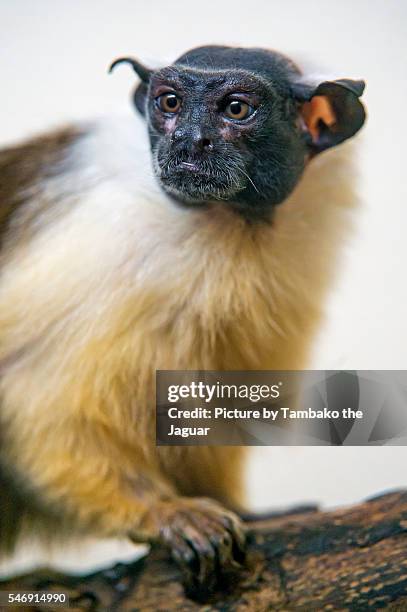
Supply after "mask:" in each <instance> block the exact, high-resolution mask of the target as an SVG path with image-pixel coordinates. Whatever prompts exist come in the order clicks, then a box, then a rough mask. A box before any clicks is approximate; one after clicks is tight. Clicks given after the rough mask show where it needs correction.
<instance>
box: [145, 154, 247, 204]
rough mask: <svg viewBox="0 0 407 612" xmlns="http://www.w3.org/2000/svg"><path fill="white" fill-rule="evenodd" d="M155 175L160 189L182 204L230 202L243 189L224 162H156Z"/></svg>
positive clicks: (183, 160)
mask: <svg viewBox="0 0 407 612" xmlns="http://www.w3.org/2000/svg"><path fill="white" fill-rule="evenodd" d="M155 171H156V175H157V178H158V179H159V181H160V184H161V186H162V188H163V189H164V190H165V191H166V192H167V193H168V194H169V195H171V196H173V197H175V198H176V199H178V200H181V201H182V202H184V203H191V204H196V203H199V202H208V201H212V200H229V199H231V198H232V197H233V196H234V195H235V194H236V193H238V192H239V191H241V190H242V189H244V188H245V181H243V180H242V177H241V176H239V174H238V173H237V172H236V170H235V169H233V168H231V167H230V166H229V167H228V166H227V165H226V164H225V162H223V163H217V164H216V163H214V162H212V161H211V162H209V161H207V160H200V159H194V158H191V159H163V160H160V159H157V163H156V164H155Z"/></svg>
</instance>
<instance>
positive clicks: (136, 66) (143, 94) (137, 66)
mask: <svg viewBox="0 0 407 612" xmlns="http://www.w3.org/2000/svg"><path fill="white" fill-rule="evenodd" d="M118 64H130V66H131V67H132V68H133V70H134V72H135V73H136V74H137V75H138V76H139V77H140V79H141V83H140V84H139V85H138V86H137V87H136V89H135V90H134V94H133V101H134V104H135V105H136V108H137V110H138V111H139V113H140V114H141V115H145V113H146V98H147V90H148V84H149V82H150V78H151V75H152V74H153V70H151V69H150V68H147V67H146V66H143V64H141V63H140V62H138V61H137V60H135V59H133V58H132V57H119V58H118V59H117V60H115V61H114V62H113V63H112V64H111V66H110V68H109V72H112V71H113V70H114V69H115V68H116V66H117V65H118Z"/></svg>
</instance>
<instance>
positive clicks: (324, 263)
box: [0, 46, 365, 584]
mask: <svg viewBox="0 0 407 612" xmlns="http://www.w3.org/2000/svg"><path fill="white" fill-rule="evenodd" d="M123 61H124V62H128V63H130V64H131V66H132V67H133V69H134V70H135V72H136V73H137V75H138V76H139V78H140V83H139V85H138V86H137V88H136V91H135V94H134V103H135V106H136V108H137V110H138V114H139V117H130V118H129V119H128V120H125V121H121V120H120V121H119V120H114V121H107V120H101V121H99V122H95V123H87V124H80V125H77V126H74V127H70V128H67V129H63V130H61V131H59V132H54V133H50V134H46V135H43V136H40V137H37V138H34V139H33V140H30V141H28V142H26V143H24V144H21V145H19V146H16V147H13V148H7V149H4V150H2V151H1V152H0V229H1V232H0V240H1V251H0V424H1V432H0V466H1V472H0V473H1V476H0V480H1V483H0V484H1V508H0V519H1V527H0V533H1V541H2V547H3V549H4V548H7V547H8V548H10V547H11V545H12V542H13V541H14V539H15V537H16V535H17V533H19V532H20V533H21V532H23V533H24V532H25V531H26V530H27V529H28V527H29V525H32V524H34V525H35V524H36V523H35V522H34V523H33V520H34V519H38V520H40V519H41V517H43V521H42V524H45V525H46V526H48V528H49V526H50V525H51V524H52V525H56V527H55V530H54V531H59V530H60V529H61V528H62V526H65V527H66V526H67V525H69V531H74V530H75V531H77V532H89V533H92V534H97V535H100V536H128V537H129V538H131V539H132V540H134V541H162V542H164V543H165V544H166V545H168V546H169V547H170V548H171V550H172V553H173V555H174V557H175V558H176V559H177V560H178V561H179V562H180V563H181V564H186V565H188V564H192V566H193V567H194V568H195V570H193V571H195V572H196V580H197V582H198V583H204V584H205V583H209V582H211V581H213V580H214V576H215V574H216V573H217V572H218V571H219V568H222V567H223V568H226V567H228V566H229V565H233V563H235V562H236V561H238V560H239V558H241V554H242V549H243V547H244V535H243V530H242V527H241V523H240V521H239V519H238V516H237V514H235V511H238V510H239V509H240V508H242V507H243V500H242V468H243V459H244V453H243V449H242V448H239V447H227V448H222V447H185V446H184V447H169V446H165V447H156V445H155V372H156V370H158V369H181V370H185V369H200V370H201V369H210V370H247V369H249V370H250V369H255V370H265V369H279V370H284V369H301V368H303V367H304V366H305V365H306V363H307V356H308V354H309V350H310V343H311V340H312V337H313V335H314V332H315V330H316V326H317V323H318V321H319V319H320V312H321V304H322V299H323V296H324V294H325V293H326V290H327V288H328V287H329V285H330V283H331V280H332V277H333V273H334V268H335V265H334V264H335V257H336V254H337V251H338V246H339V244H340V243H341V242H342V241H343V238H344V233H346V231H347V228H348V227H349V221H350V218H351V211H352V209H353V207H354V204H355V195H354V191H353V187H352V178H351V172H352V161H351V158H350V151H349V147H348V146H344V147H338V148H337V149H335V150H332V151H329V152H327V153H323V154H321V153H322V152H324V151H326V150H327V149H330V148H331V147H335V146H336V145H340V144H341V143H342V142H343V141H344V140H346V139H348V138H350V137H352V136H353V135H354V134H355V133H356V132H357V131H358V130H359V129H360V128H361V126H362V125H363V123H364V119H365V112H364V108H363V106H362V104H361V102H360V101H359V97H360V96H361V95H362V93H363V89H364V83H363V81H355V80H349V79H341V80H316V79H313V78H311V77H307V75H304V74H302V72H301V71H300V69H299V68H298V67H297V66H296V65H295V64H294V63H293V62H292V61H291V60H289V59H288V58H286V57H285V56H283V55H281V54H280V53H277V52H275V51H268V50H262V49H242V48H232V47H223V46H208V47H201V48H197V49H193V50H191V51H189V52H188V53H186V54H184V55H182V56H181V57H180V58H179V59H178V60H177V61H176V62H174V64H172V65H170V66H167V67H165V68H162V69H158V70H151V69H149V68H146V67H145V66H143V65H142V64H140V63H139V62H138V61H136V60H133V59H131V58H121V59H119V60H117V61H116V62H114V64H113V66H115V65H116V64H117V63H119V62H123ZM140 117H141V118H140ZM145 124H146V126H147V128H146V126H145ZM147 133H148V136H149V138H148V137H147ZM58 525H59V526H58Z"/></svg>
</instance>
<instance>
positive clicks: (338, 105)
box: [111, 46, 365, 218]
mask: <svg viewBox="0 0 407 612" xmlns="http://www.w3.org/2000/svg"><path fill="white" fill-rule="evenodd" d="M121 62H128V63H130V64H131V65H132V66H133V69H134V70H135V72H136V73H137V74H138V76H139V77H140V78H141V83H140V84H139V86H138V87H137V89H136V91H135V95H134V101H135V104H136V107H137V108H138V110H139V111H140V113H141V114H142V115H143V116H145V117H146V118H147V123H148V129H149V134H150V140H151V148H152V155H153V165H154V170H155V173H156V176H157V178H158V180H159V182H160V184H161V186H162V188H163V189H164V190H165V191H166V192H167V193H168V194H169V195H170V196H172V197H173V198H174V199H176V200H177V201H179V202H181V203H183V204H186V205H191V206H199V205H204V204H206V203H209V202H214V201H223V202H227V203H228V205H230V206H232V207H234V208H235V209H236V210H238V211H240V212H241V213H242V214H244V215H245V216H246V217H248V218H255V217H258V218H264V217H267V216H268V214H269V212H270V209H271V208H272V207H273V206H275V205H277V204H280V203H281V202H283V201H284V200H285V198H286V197H287V196H288V195H289V194H290V192H291V191H292V190H293V188H294V187H295V185H296V184H297V182H298V180H299V179H300V177H301V175H302V173H303V171H304V168H305V166H306V164H307V163H308V161H309V160H310V159H312V157H314V156H315V155H316V154H318V153H320V152H321V151H324V150H325V149H328V148H329V147H332V146H334V145H337V144H340V143H341V142H343V141H344V140H346V139H347V138H350V137H351V136H353V135H354V134H355V133H356V132H357V131H358V130H359V129H360V128H361V127H362V125H363V123H364V120H365V111H364V108H363V105H362V104H361V103H360V101H359V99H358V98H359V97H360V96H361V95H362V93H363V89H364V83H363V81H351V80H349V79H342V80H336V81H323V82H312V81H311V80H307V79H306V78H305V77H304V76H303V75H301V73H300V71H299V70H298V68H297V67H296V66H295V65H294V63H293V62H291V61H290V60H289V59H288V58H286V57H284V56H283V55H281V54H279V53H276V52H275V51H266V50H263V49H241V48H234V47H221V46H209V47H199V48H197V49H193V50H191V51H189V52H188V53H186V54H184V55H182V56H181V57H180V58H179V59H178V60H177V61H176V62H175V63H174V64H172V65H171V66H168V67H166V68H162V69H159V70H150V69H148V68H146V67H144V66H142V65H141V64H140V63H139V62H137V61H136V60H133V59H131V58H120V59H118V60H116V61H115V62H114V63H113V64H112V66H111V69H113V68H114V67H115V66H116V65H117V64H118V63H121Z"/></svg>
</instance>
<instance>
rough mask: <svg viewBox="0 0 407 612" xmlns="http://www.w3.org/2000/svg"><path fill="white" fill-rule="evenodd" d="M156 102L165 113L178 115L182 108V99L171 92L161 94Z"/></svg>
mask: <svg viewBox="0 0 407 612" xmlns="http://www.w3.org/2000/svg"><path fill="white" fill-rule="evenodd" d="M156 102H157V105H158V108H159V109H160V110H161V111H162V112H163V113H178V111H179V109H180V108H181V98H179V97H178V96H177V95H176V94H174V93H171V92H168V93H164V94H161V96H158V98H156Z"/></svg>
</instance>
